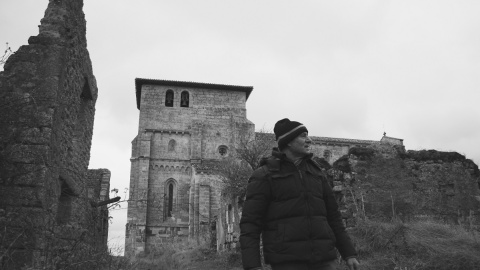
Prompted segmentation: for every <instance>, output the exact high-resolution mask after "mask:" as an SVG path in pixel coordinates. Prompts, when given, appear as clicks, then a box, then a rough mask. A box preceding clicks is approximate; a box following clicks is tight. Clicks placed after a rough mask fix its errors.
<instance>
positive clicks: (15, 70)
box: [0, 0, 110, 269]
mask: <svg viewBox="0 0 480 270" xmlns="http://www.w3.org/2000/svg"><path fill="white" fill-rule="evenodd" d="M82 8H83V0H50V2H49V4H48V7H47V9H46V11H45V17H44V18H43V19H42V20H41V25H40V26H39V34H38V35H37V36H32V37H30V38H29V40H28V43H29V45H26V46H22V47H20V48H19V49H18V51H17V52H15V53H14V54H13V55H11V57H10V58H9V59H8V60H7V62H6V63H5V65H4V71H3V72H0V115H1V118H0V256H1V257H0V268H1V269H20V268H22V267H34V268H35V267H38V268H42V269H53V268H56V269H59V268H62V267H68V266H69V265H70V264H77V265H81V267H80V266H79V267H80V269H85V267H88V266H87V265H86V264H83V263H82V262H83V261H85V260H86V259H87V258H88V260H92V259H93V258H95V256H99V254H104V253H106V252H107V235H108V210H107V208H106V206H105V205H104V204H103V206H101V205H102V204H101V203H99V202H101V201H105V200H107V199H108V193H109V192H108V191H109V183H110V172H109V170H107V169H98V170H88V164H89V159H90V147H91V140H92V133H93V122H94V114H95V102H96V100H97V95H98V89H97V84H96V80H95V76H94V75H93V71H92V64H91V61H90V57H89V53H88V51H87V40H86V21H85V16H84V13H83V11H82ZM82 267H83V268H82ZM22 269H23V268H22ZM69 269H76V268H69Z"/></svg>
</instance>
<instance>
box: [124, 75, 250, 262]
mask: <svg viewBox="0 0 480 270" xmlns="http://www.w3.org/2000/svg"><path fill="white" fill-rule="evenodd" d="M135 84H136V94H137V108H138V109H139V110H140V120H139V129H138V135H137V136H136V138H135V139H134V140H133V142H132V158H131V162H132V167H131V175H130V201H129V205H128V214H127V215H128V223H127V228H126V240H125V241H126V242H125V254H126V255H127V256H133V255H135V254H138V253H140V252H148V251H149V249H151V248H153V247H155V245H158V244H161V243H162V240H163V239H165V238H166V237H171V236H188V235H190V236H194V235H198V232H199V231H200V230H201V229H202V228H201V226H207V224H209V222H210V220H211V219H212V218H213V217H214V216H215V212H216V211H217V210H218V208H219V203H218V198H219V184H216V183H217V182H218V178H217V177H215V176H212V175H209V174H208V172H207V171H208V170H205V164H208V161H210V160H218V159H219V158H221V157H224V156H228V155H231V154H233V151H234V149H235V145H236V144H237V142H238V141H239V140H240V139H241V136H242V135H243V134H244V133H246V132H247V133H250V134H251V133H253V132H254V125H253V124H252V123H251V122H250V121H248V120H247V118H246V108H245V103H246V100H247V99H248V96H249V95H250V92H251V91H252V87H245V86H232V85H219V84H205V83H193V82H178V81H163V80H150V79H136V80H135Z"/></svg>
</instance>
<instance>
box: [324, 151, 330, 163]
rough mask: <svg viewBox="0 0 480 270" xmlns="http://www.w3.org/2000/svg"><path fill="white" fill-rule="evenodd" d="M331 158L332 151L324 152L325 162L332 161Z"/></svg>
mask: <svg viewBox="0 0 480 270" xmlns="http://www.w3.org/2000/svg"><path fill="white" fill-rule="evenodd" d="M331 157H332V152H330V150H325V151H323V158H325V160H327V161H330V158H331Z"/></svg>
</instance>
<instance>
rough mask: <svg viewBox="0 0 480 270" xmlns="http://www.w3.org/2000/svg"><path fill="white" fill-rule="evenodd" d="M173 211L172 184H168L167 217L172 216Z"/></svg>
mask: <svg viewBox="0 0 480 270" xmlns="http://www.w3.org/2000/svg"><path fill="white" fill-rule="evenodd" d="M172 211H173V183H170V184H168V206H167V217H171V216H172Z"/></svg>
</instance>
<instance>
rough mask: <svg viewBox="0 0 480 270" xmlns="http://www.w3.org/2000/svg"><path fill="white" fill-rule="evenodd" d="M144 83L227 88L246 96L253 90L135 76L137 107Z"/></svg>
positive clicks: (225, 85)
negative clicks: (243, 93)
mask: <svg viewBox="0 0 480 270" xmlns="http://www.w3.org/2000/svg"><path fill="white" fill-rule="evenodd" d="M144 84H153V85H163V86H180V87H194V88H205V89H216V90H227V91H240V92H245V93H246V95H247V98H246V99H247V100H248V97H249V96H250V93H251V92H252V90H253V86H240V85H229V84H213V83H200V82H183V81H168V80H156V79H144V78H135V93H136V96H137V109H140V97H141V95H142V85H144Z"/></svg>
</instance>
